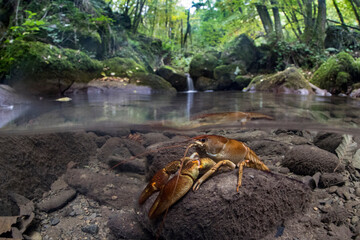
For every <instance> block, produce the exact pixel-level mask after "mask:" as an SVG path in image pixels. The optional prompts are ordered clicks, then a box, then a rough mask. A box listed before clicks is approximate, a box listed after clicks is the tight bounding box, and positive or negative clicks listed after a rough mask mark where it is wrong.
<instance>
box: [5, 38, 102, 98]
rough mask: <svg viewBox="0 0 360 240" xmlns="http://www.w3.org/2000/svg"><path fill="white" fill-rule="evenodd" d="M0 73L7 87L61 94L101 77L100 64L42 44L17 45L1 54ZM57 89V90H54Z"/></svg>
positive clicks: (9, 47)
mask: <svg viewBox="0 0 360 240" xmlns="http://www.w3.org/2000/svg"><path fill="white" fill-rule="evenodd" d="M0 55H1V58H0V72H1V75H3V76H4V75H6V76H7V77H6V79H7V81H6V83H8V84H10V85H13V86H19V87H20V86H21V87H22V88H24V89H26V88H28V87H29V88H30V89H33V90H34V91H35V92H36V91H40V92H41V91H42V90H41V89H46V91H47V90H48V89H49V88H51V87H50V85H53V87H52V88H53V89H52V91H59V86H58V85H59V82H62V84H63V85H68V84H71V83H72V82H88V81H90V80H91V79H92V78H94V77H97V76H100V72H101V70H102V64H101V62H99V61H97V60H93V59H91V58H90V57H88V56H87V55H86V54H85V53H82V52H80V51H76V50H72V49H59V48H57V47H55V46H53V45H50V44H44V43H41V42H24V41H15V42H14V43H12V44H8V46H7V47H6V48H2V49H1V51H0ZM55 89H57V90H55Z"/></svg>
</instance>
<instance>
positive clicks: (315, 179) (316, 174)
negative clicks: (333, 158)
mask: <svg viewBox="0 0 360 240" xmlns="http://www.w3.org/2000/svg"><path fill="white" fill-rule="evenodd" d="M320 177H321V173H319V172H317V173H315V174H314V176H312V178H313V179H314V181H315V185H316V187H318V186H319V181H320Z"/></svg>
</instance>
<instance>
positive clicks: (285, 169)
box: [279, 167, 290, 174]
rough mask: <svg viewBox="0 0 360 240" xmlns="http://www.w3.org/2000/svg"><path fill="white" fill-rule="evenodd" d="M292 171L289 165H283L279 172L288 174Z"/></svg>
mask: <svg viewBox="0 0 360 240" xmlns="http://www.w3.org/2000/svg"><path fill="white" fill-rule="evenodd" d="M289 172H290V169H288V168H287V167H281V168H280V169H279V173H281V174H288V173H289Z"/></svg>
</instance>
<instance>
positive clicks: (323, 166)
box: [282, 145, 344, 176]
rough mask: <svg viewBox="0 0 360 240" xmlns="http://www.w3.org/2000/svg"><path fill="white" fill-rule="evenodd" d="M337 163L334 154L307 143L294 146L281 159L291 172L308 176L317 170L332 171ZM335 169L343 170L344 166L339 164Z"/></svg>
mask: <svg viewBox="0 0 360 240" xmlns="http://www.w3.org/2000/svg"><path fill="white" fill-rule="evenodd" d="M338 163H339V160H338V158H337V157H336V156H335V155H334V154H332V153H329V152H327V151H325V150H322V149H320V148H318V147H315V146H309V145H299V146H294V147H293V148H292V149H291V150H290V151H288V152H287V153H286V155H285V158H284V159H283V161H282V165H283V166H284V167H288V168H289V169H290V171H292V172H293V173H296V174H300V175H310V176H312V175H314V174H315V173H317V172H333V171H334V169H335V168H336V166H337V165H338ZM337 171H338V172H342V171H344V166H343V165H342V164H340V165H339V167H338V168H337Z"/></svg>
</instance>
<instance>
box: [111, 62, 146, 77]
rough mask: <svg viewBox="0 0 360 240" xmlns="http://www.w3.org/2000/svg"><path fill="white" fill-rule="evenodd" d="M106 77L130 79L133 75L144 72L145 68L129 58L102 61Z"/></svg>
mask: <svg viewBox="0 0 360 240" xmlns="http://www.w3.org/2000/svg"><path fill="white" fill-rule="evenodd" d="M104 69H105V74H106V75H107V76H117V77H131V76H132V75H134V74H135V73H139V72H146V70H145V67H144V66H142V65H140V64H138V63H136V62H135V61H134V60H133V59H131V58H120V57H114V58H110V59H107V60H105V61H104Z"/></svg>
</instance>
